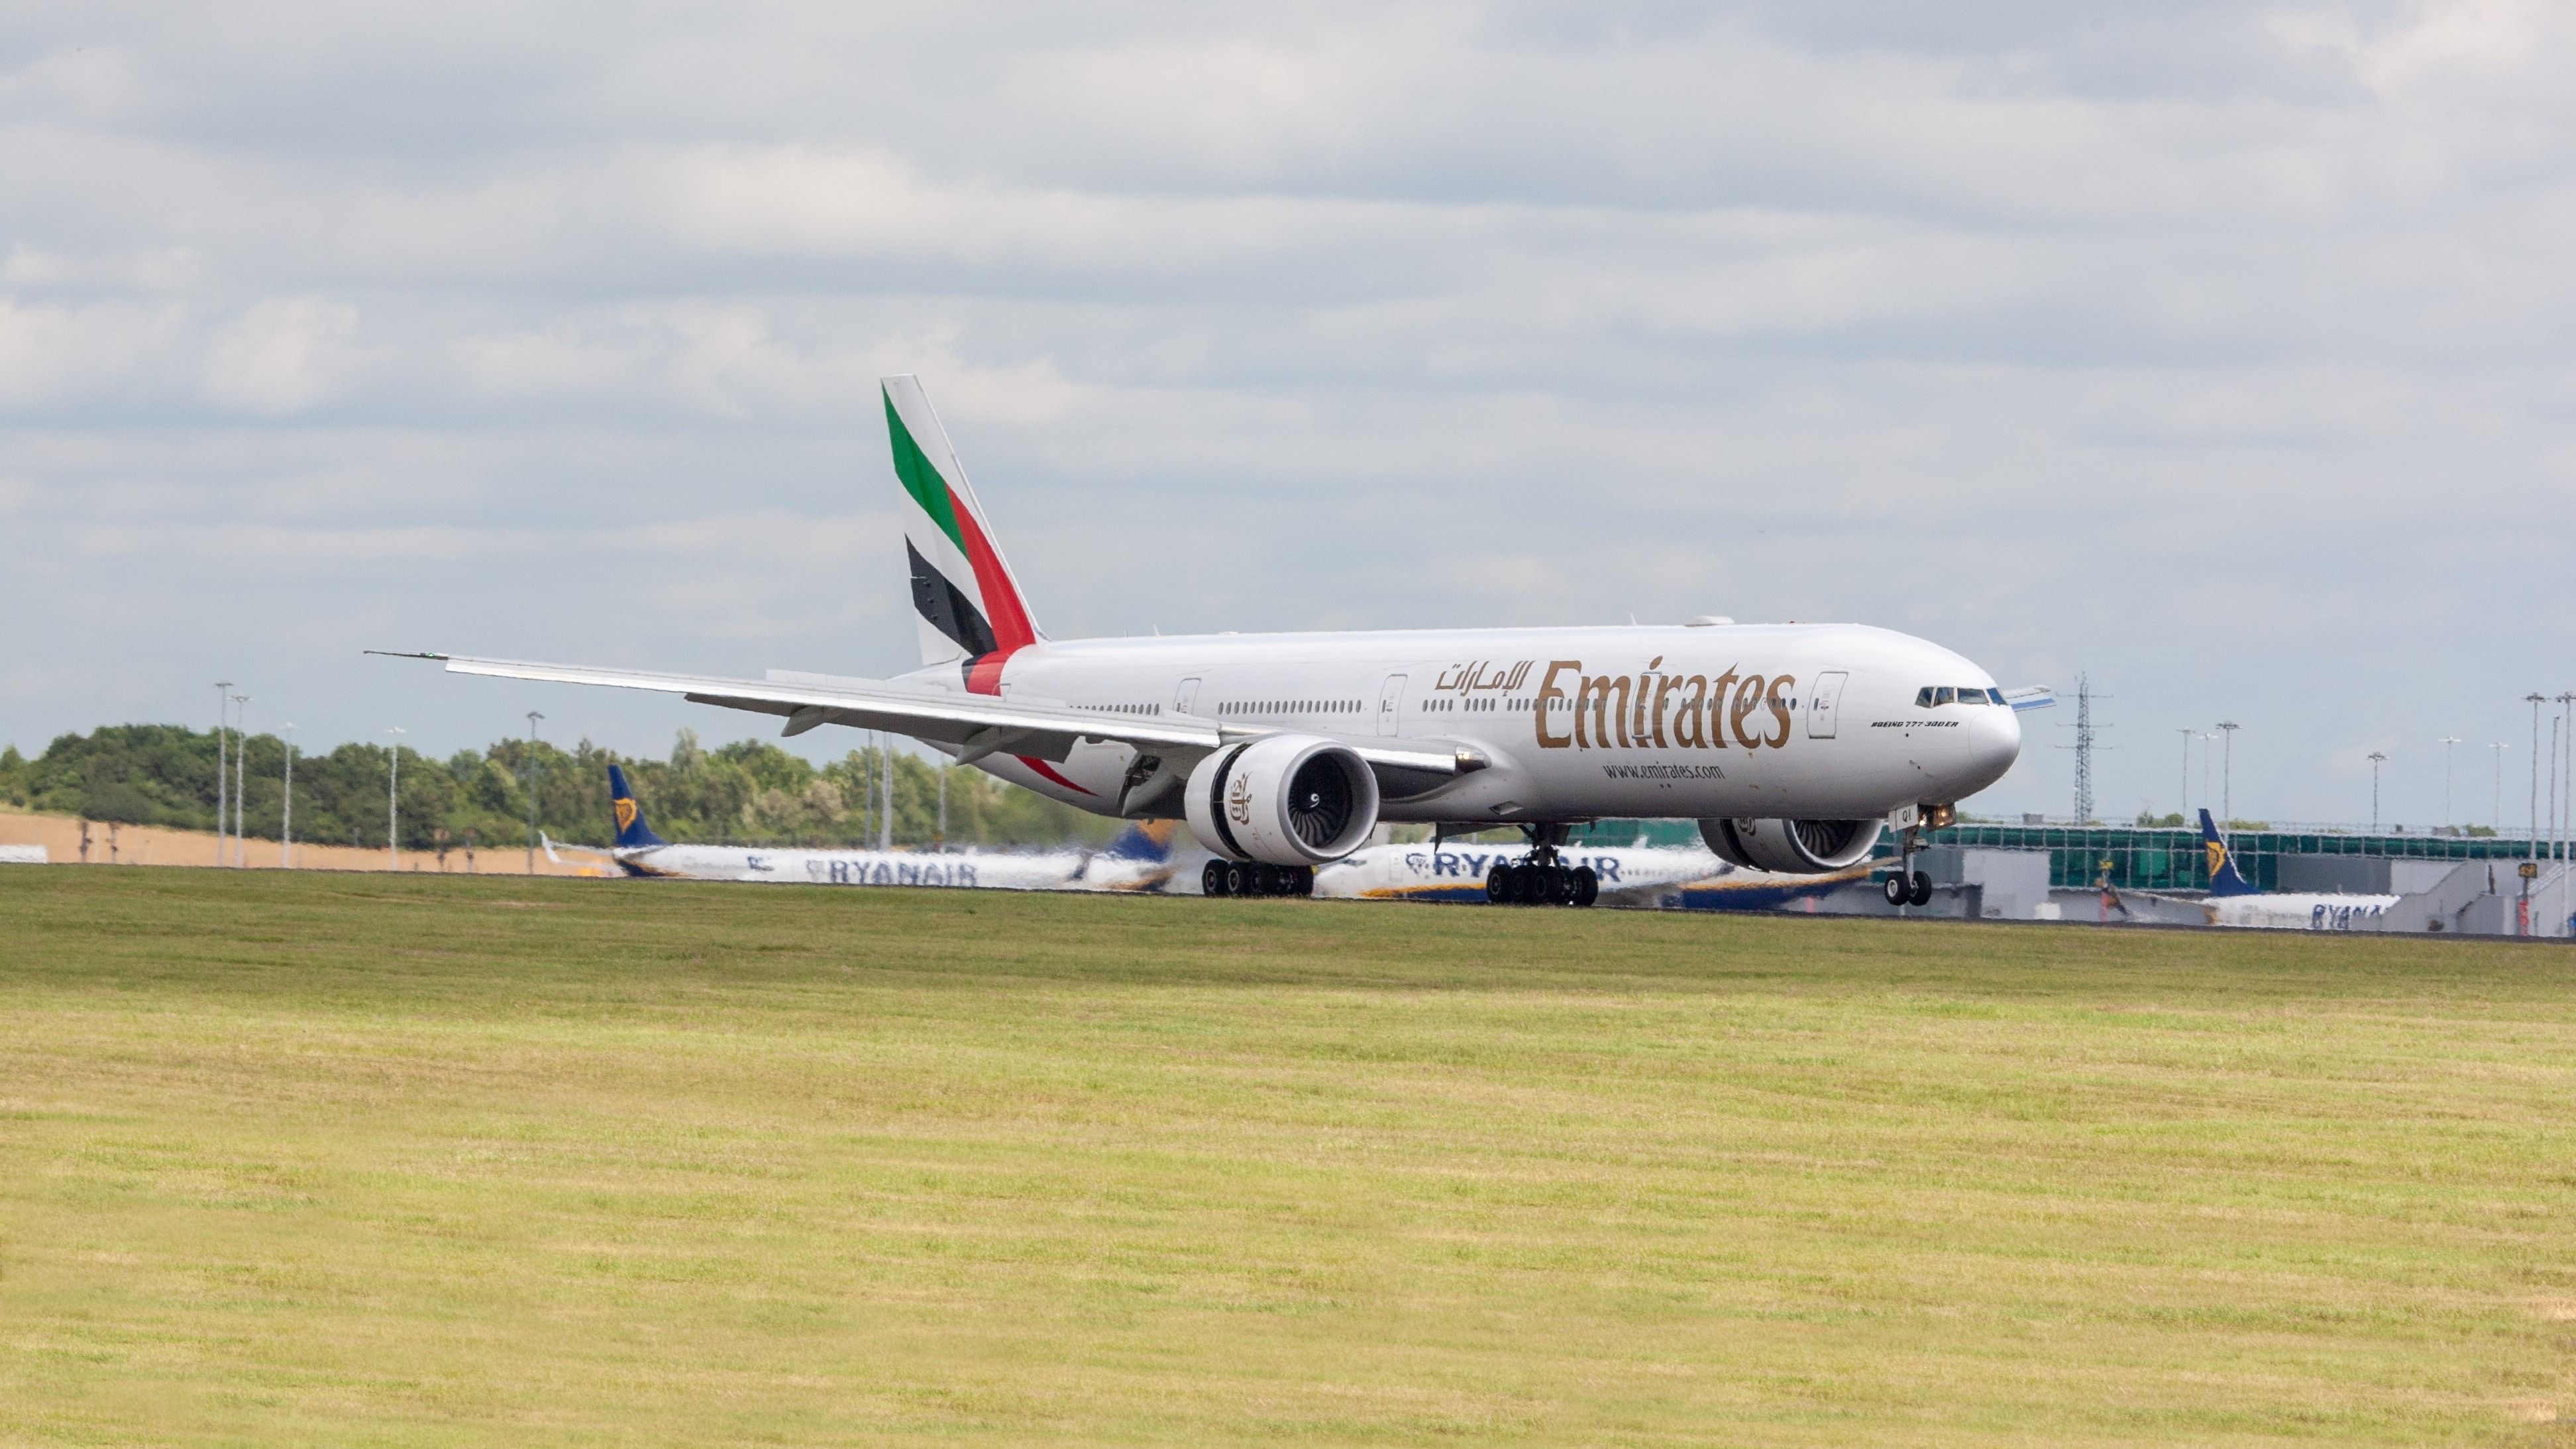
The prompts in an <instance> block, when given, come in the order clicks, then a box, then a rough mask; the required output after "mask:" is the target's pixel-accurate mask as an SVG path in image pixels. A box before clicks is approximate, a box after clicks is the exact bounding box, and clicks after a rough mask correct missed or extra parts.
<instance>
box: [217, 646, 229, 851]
mask: <svg viewBox="0 0 2576 1449" xmlns="http://www.w3.org/2000/svg"><path fill="white" fill-rule="evenodd" d="M232 687H233V682H232V681H231V680H229V679H218V680H216V681H215V864H217V865H222V864H223V863H224V813H225V807H226V806H227V805H228V804H229V803H230V801H229V799H228V795H229V792H230V791H231V789H232V778H233V777H232V768H231V766H232V761H231V758H230V756H229V754H228V753H227V751H226V749H225V746H224V737H225V732H226V731H227V730H229V729H231V728H232V723H233V707H232V702H231V701H232V693H231V691H232Z"/></svg>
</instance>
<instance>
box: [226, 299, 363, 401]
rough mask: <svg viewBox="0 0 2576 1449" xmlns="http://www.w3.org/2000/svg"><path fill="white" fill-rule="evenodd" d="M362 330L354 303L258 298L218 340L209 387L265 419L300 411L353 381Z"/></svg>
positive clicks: (227, 399)
mask: <svg viewBox="0 0 2576 1449" xmlns="http://www.w3.org/2000/svg"><path fill="white" fill-rule="evenodd" d="M357 329H358V313H357V310H356V309H355V308H352V307H348V306H343V305H339V304H335V303H332V302H328V301H325V300H323V299H322V298H319V297H273V298H269V299H267V300H264V301H261V302H258V303H256V304H254V305H253V306H252V307H251V308H250V310H249V311H248V312H246V313H245V314H243V315H242V317H241V318H240V319H239V320H237V321H235V322H233V323H232V324H230V325H229V326H227V327H226V328H224V329H223V331H222V333H221V334H220V335H219V336H217V337H216V338H215V339H214V343H213V347H212V349H211V355H210V357H209V358H208V362H207V370H206V392H207V394H208V395H209V396H211V397H212V398H214V400H215V401H216V402H217V403H219V404H221V405H223V406H226V407H232V408H239V409H241V410H243V411H245V412H251V413H257V414H260V415H262V416H266V417H281V416H284V415H286V414H288V413H294V412H300V411H303V410H304V409H307V408H310V407H312V406H313V405H314V404H315V403H317V402H320V401H321V400H322V399H323V398H325V397H327V396H329V395H330V394H331V393H333V392H335V391H338V390H340V389H342V388H345V387H347V386H348V385H349V382H350V373H351V371H352V370H353V369H354V368H355V366H356V357H355V354H354V353H353V352H352V351H351V349H350V348H349V346H348V342H349V339H350V337H351V336H352V335H353V334H354V333H355V332H356V331H357Z"/></svg>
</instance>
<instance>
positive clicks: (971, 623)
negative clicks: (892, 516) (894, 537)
mask: <svg viewBox="0 0 2576 1449" xmlns="http://www.w3.org/2000/svg"><path fill="white" fill-rule="evenodd" d="M903 551H904V553H905V555H906V556H907V557H908V558H909V559H910V560H911V562H912V607H913V609H914V611H915V612H917V613H919V614H920V615H921V617H923V618H925V619H928V620H929V621H930V627H932V628H934V629H936V630H938V631H939V632H940V633H942V634H945V635H947V636H948V639H949V642H951V643H953V644H955V645H956V646H957V647H958V648H960V649H963V650H965V651H966V657H967V658H969V659H976V658H981V657H982V656H984V655H987V654H990V653H992V652H993V651H994V650H995V649H996V648H998V647H1000V646H999V645H998V644H996V643H995V642H994V639H993V626H992V625H991V624H989V623H987V622H985V619H984V614H983V611H982V610H980V609H978V608H976V607H975V601H974V600H972V599H970V598H968V597H966V594H965V591H964V590H961V589H959V588H958V587H957V586H956V585H955V584H952V583H950V582H949V581H948V576H947V575H946V574H943V573H941V572H940V571H939V570H937V569H935V568H932V567H931V566H930V560H928V559H926V558H923V557H922V556H921V550H919V549H917V548H914V547H913V546H912V540H910V539H905V540H904V544H903Z"/></svg>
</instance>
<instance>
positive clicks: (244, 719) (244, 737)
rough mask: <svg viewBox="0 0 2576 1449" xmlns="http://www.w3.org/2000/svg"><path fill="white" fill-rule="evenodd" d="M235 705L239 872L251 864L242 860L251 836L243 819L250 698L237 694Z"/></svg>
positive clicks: (236, 858)
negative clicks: (237, 742) (239, 741)
mask: <svg viewBox="0 0 2576 1449" xmlns="http://www.w3.org/2000/svg"><path fill="white" fill-rule="evenodd" d="M233 703H234V704H235V705H237V706H239V708H238V709H236V710H235V711H234V712H233V719H234V721H235V723H237V724H238V725H239V726H240V727H241V745H240V747H239V748H237V749H235V750H234V751H233V869H235V870H239V869H241V868H242V867H243V866H245V865H248V864H249V863H250V862H248V861H246V860H244V859H243V858H242V856H243V853H244V852H245V851H246V850H248V849H249V843H248V839H249V835H250V831H249V830H248V829H246V828H245V827H246V825H247V824H248V822H246V821H245V820H243V819H242V812H243V811H244V810H245V809H246V808H248V803H249V802H248V797H249V795H250V696H249V695H247V694H236V695H234V696H233Z"/></svg>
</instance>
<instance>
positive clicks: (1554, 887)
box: [1539, 865, 1574, 906]
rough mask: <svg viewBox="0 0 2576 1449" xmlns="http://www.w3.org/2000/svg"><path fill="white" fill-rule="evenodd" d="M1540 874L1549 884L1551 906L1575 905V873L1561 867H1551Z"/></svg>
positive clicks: (1548, 893) (1548, 899)
mask: <svg viewBox="0 0 2576 1449" xmlns="http://www.w3.org/2000/svg"><path fill="white" fill-rule="evenodd" d="M1539 874H1540V875H1541V876H1542V877H1543V878H1544V879H1545V880H1546V882H1547V903H1548V904H1549V905H1551V906H1570V905H1573V904H1574V872H1572V871H1570V870H1567V869H1566V868H1565V867H1564V866H1561V865H1551V866H1547V867H1545V868H1544V869H1542V870H1541V871H1540V872H1539Z"/></svg>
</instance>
